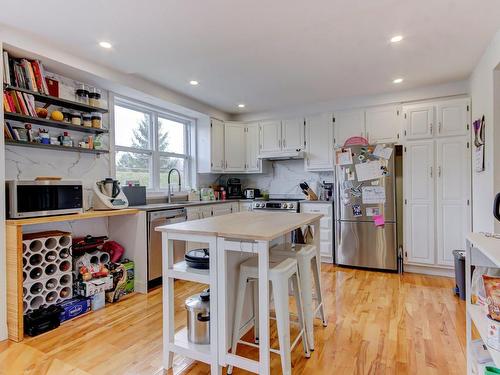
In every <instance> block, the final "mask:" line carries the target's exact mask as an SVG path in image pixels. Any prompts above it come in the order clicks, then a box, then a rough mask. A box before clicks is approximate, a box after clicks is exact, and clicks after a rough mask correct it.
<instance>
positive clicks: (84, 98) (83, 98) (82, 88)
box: [75, 83, 89, 104]
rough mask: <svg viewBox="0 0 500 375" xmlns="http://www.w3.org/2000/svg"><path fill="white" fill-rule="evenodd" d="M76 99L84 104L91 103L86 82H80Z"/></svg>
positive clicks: (76, 91)
mask: <svg viewBox="0 0 500 375" xmlns="http://www.w3.org/2000/svg"><path fill="white" fill-rule="evenodd" d="M75 101H77V102H78V103H82V104H89V90H88V88H87V86H86V85H85V84H84V83H80V84H79V85H78V87H77V88H76V90H75Z"/></svg>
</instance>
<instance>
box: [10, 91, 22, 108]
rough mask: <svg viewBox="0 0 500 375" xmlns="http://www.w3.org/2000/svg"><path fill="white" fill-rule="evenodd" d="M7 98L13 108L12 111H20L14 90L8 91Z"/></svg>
mask: <svg viewBox="0 0 500 375" xmlns="http://www.w3.org/2000/svg"><path fill="white" fill-rule="evenodd" d="M9 98H10V101H9V103H11V106H10V107H11V108H14V112H16V113H21V107H20V106H19V103H18V102H17V95H16V92H15V91H9Z"/></svg>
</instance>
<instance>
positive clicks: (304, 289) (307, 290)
mask: <svg viewBox="0 0 500 375" xmlns="http://www.w3.org/2000/svg"><path fill="white" fill-rule="evenodd" d="M286 258H292V259H296V260H297V266H298V269H299V279H300V288H301V294H302V302H303V303H304V315H305V321H306V332H307V338H308V346H309V349H310V350H314V318H315V317H316V316H318V315H319V317H320V319H321V320H322V322H323V326H324V327H326V326H327V324H328V321H327V317H326V314H325V305H324V302H323V294H322V293H321V278H320V262H319V260H318V257H317V251H316V247H315V246H314V245H301V244H290V243H285V244H280V245H276V246H274V247H272V248H271V261H280V260H282V259H286ZM311 276H312V277H314V293H315V298H314V299H315V300H316V307H314V305H313V286H312V277H311ZM318 313H319V314H318Z"/></svg>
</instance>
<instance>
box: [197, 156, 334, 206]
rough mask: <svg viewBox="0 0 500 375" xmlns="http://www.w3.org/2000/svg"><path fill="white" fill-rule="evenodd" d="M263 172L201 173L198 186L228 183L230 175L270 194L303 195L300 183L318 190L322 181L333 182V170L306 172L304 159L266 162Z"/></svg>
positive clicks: (244, 184)
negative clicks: (305, 183)
mask: <svg viewBox="0 0 500 375" xmlns="http://www.w3.org/2000/svg"><path fill="white" fill-rule="evenodd" d="M263 172H264V173H259V174H234V175H217V174H199V175H198V186H199V187H206V186H209V185H212V184H216V183H220V184H222V185H225V184H226V180H227V179H228V178H230V177H237V178H239V179H240V180H241V183H242V186H243V188H258V189H261V190H263V191H267V192H269V194H270V195H288V196H298V197H303V196H304V195H303V193H302V190H301V189H300V187H299V183H300V182H302V181H306V182H307V183H308V184H309V186H310V187H311V188H312V189H313V190H314V191H315V192H318V184H319V183H320V182H323V181H326V182H333V171H331V172H306V171H305V170H304V161H303V160H279V161H273V162H269V161H266V162H264V166H263Z"/></svg>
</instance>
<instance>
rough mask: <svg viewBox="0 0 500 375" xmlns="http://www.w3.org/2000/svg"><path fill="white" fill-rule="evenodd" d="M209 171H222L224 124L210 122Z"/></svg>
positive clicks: (214, 120) (215, 121)
mask: <svg viewBox="0 0 500 375" xmlns="http://www.w3.org/2000/svg"><path fill="white" fill-rule="evenodd" d="M210 138H211V139H210V141H211V145H210V148H211V157H212V160H211V169H212V172H222V171H224V160H225V159H224V122H223V121H220V120H216V119H212V120H211V132H210Z"/></svg>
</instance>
